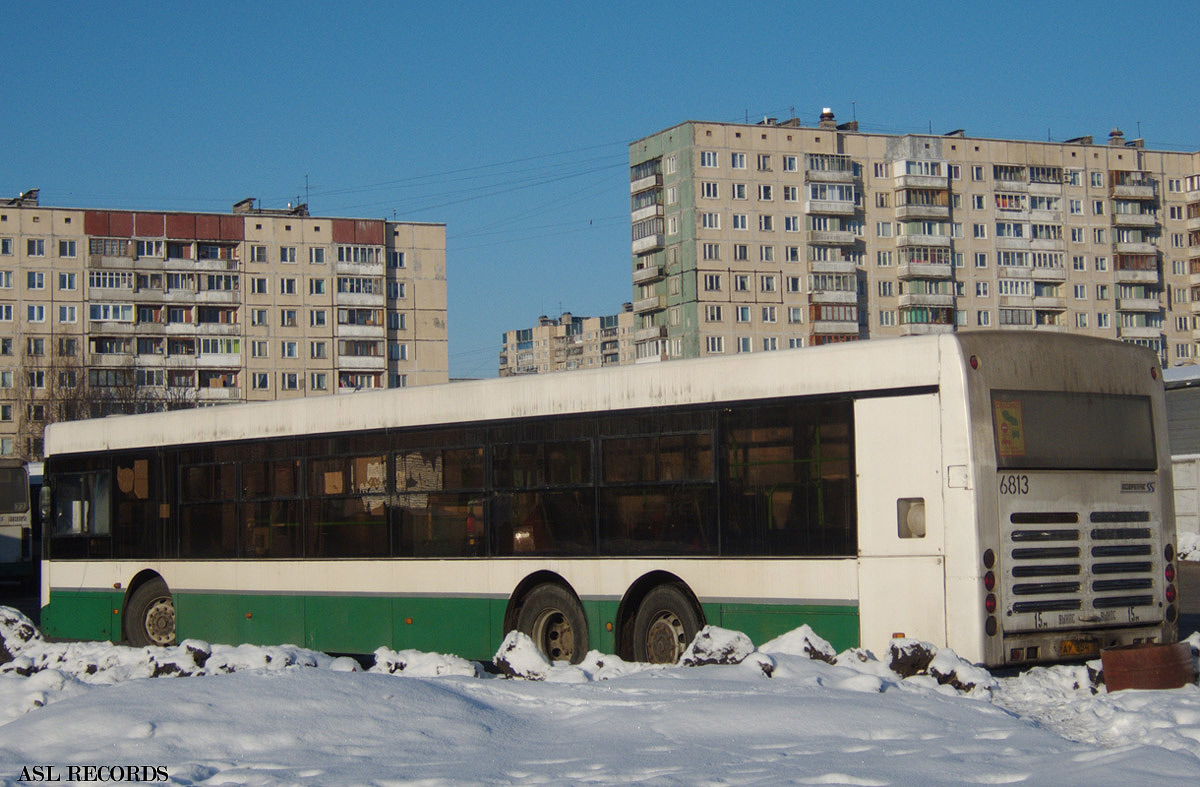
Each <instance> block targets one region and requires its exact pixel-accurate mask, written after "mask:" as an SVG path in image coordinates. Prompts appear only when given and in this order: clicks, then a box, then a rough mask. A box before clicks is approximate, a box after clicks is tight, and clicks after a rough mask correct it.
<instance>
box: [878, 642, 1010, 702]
mask: <svg viewBox="0 0 1200 787" xmlns="http://www.w3.org/2000/svg"><path fill="white" fill-rule="evenodd" d="M887 665H888V668H889V669H891V671H892V672H894V673H896V674H897V675H899V676H900V677H901V678H920V677H924V676H928V677H930V678H932V679H933V680H934V681H936V685H939V686H950V687H951V688H954V689H956V690H958V691H961V692H966V693H969V692H971V691H974V690H975V689H977V688H978V689H981V690H983V691H991V690H993V689H995V688H996V686H997V683H996V679H995V678H993V677H992V674H991V673H990V672H988V671H987V670H985V669H983V668H981V667H976V666H975V665H973V664H971V663H970V662H968V661H965V660H964V659H962V658H959V656H958V654H957V653H955V652H954V651H953V650H951V649H950V648H938V647H937V646H936V645H931V644H930V643H928V642H921V641H920V640H915V639H911V638H899V639H894V640H892V642H891V644H890V645H889V646H888V658H887Z"/></svg>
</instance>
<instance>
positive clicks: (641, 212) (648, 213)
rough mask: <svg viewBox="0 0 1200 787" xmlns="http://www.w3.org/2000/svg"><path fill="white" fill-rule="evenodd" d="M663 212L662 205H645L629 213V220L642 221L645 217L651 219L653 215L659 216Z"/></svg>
mask: <svg viewBox="0 0 1200 787" xmlns="http://www.w3.org/2000/svg"><path fill="white" fill-rule="evenodd" d="M663 213H664V211H663V206H662V205H647V206H646V207H644V208H638V209H637V210H635V211H633V212H632V213H630V214H629V221H630V222H631V223H633V222H638V221H644V220H645V219H652V218H654V217H655V216H661V215H663Z"/></svg>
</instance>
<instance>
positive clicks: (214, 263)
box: [171, 258, 239, 272]
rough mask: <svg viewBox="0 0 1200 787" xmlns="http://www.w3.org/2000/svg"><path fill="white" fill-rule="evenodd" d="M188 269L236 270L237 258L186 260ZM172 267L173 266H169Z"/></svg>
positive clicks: (198, 270)
mask: <svg viewBox="0 0 1200 787" xmlns="http://www.w3.org/2000/svg"><path fill="white" fill-rule="evenodd" d="M186 262H187V263H188V267H189V269H190V270H193V271H196V272H209V271H236V270H237V269H238V267H239V266H238V261H237V260H223V259H220V258H217V259H203V260H187V261H186ZM171 267H174V266H171Z"/></svg>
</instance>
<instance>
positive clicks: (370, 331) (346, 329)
mask: <svg viewBox="0 0 1200 787" xmlns="http://www.w3.org/2000/svg"><path fill="white" fill-rule="evenodd" d="M336 336H337V338H339V339H383V338H385V336H386V333H385V331H384V327H383V326H382V325H338V326H337V332H336Z"/></svg>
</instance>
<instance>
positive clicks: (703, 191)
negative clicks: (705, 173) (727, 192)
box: [700, 180, 721, 199]
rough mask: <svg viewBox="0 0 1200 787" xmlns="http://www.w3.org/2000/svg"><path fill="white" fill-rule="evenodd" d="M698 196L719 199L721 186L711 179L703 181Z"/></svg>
mask: <svg viewBox="0 0 1200 787" xmlns="http://www.w3.org/2000/svg"><path fill="white" fill-rule="evenodd" d="M700 196H701V197H704V199H720V198H721V188H720V186H718V185H717V184H716V183H713V182H712V181H708V180H706V181H704V182H702V183H701V184H700Z"/></svg>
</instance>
